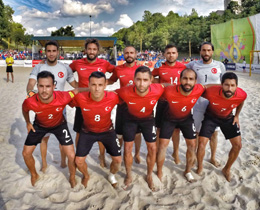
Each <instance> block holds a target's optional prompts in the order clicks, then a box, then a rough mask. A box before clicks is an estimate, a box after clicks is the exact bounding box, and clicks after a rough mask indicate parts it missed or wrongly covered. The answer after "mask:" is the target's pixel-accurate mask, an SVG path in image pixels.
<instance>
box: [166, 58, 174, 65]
mask: <svg viewBox="0 0 260 210" xmlns="http://www.w3.org/2000/svg"><path fill="white" fill-rule="evenodd" d="M166 61H167V62H168V63H170V64H172V63H175V62H176V59H175V60H166Z"/></svg>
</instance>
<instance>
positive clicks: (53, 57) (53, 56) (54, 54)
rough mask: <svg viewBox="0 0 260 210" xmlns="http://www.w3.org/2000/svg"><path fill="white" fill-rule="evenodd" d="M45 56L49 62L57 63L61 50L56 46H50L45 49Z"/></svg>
mask: <svg viewBox="0 0 260 210" xmlns="http://www.w3.org/2000/svg"><path fill="white" fill-rule="evenodd" d="M45 54H46V57H47V61H48V62H50V63H55V62H56V61H57V58H58V55H59V50H58V49H57V47H56V46H55V45H48V46H47V47H46V49H45Z"/></svg>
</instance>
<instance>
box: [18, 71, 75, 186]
mask: <svg viewBox="0 0 260 210" xmlns="http://www.w3.org/2000/svg"><path fill="white" fill-rule="evenodd" d="M37 89H38V93H37V94H35V95H34V96H32V97H30V98H27V99H26V100H25V101H24V102H23V106H22V109H23V116H24V119H25V121H26V124H27V125H26V126H27V130H28V136H27V138H26V141H25V144H24V149H23V157H24V161H25V163H26V165H27V167H28V169H29V171H30V173H31V183H32V186H34V185H35V183H36V181H37V180H38V179H39V175H38V173H37V172H36V169H35V161H34V157H33V155H32V154H33V151H34V150H35V148H36V146H37V144H38V143H41V141H42V138H43V136H44V135H45V134H46V133H53V134H54V135H55V136H56V138H57V139H58V140H59V142H60V144H61V145H62V149H63V151H64V153H65V154H66V156H67V157H68V166H69V172H70V178H69V182H70V185H71V187H72V188H73V187H74V186H75V185H76V180H75V172H76V167H75V162H74V159H75V151H74V146H73V141H72V138H71V135H70V132H69V129H68V126H67V122H66V120H65V118H64V115H63V110H64V108H65V106H66V105H67V104H68V103H69V102H70V101H71V100H72V98H73V97H74V95H75V94H77V90H73V91H69V92H61V91H54V89H55V84H54V75H53V74H52V73H50V72H48V71H42V72H40V73H39V74H38V75H37ZM29 111H33V112H35V114H36V115H35V120H34V123H33V125H32V124H31V122H30V118H29Z"/></svg>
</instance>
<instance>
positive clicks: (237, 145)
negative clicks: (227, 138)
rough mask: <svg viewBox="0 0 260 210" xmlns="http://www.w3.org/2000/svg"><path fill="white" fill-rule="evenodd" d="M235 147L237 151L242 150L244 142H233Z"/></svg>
mask: <svg viewBox="0 0 260 210" xmlns="http://www.w3.org/2000/svg"><path fill="white" fill-rule="evenodd" d="M233 148H234V149H235V150H236V151H240V150H241V148H242V143H241V142H236V143H235V144H233Z"/></svg>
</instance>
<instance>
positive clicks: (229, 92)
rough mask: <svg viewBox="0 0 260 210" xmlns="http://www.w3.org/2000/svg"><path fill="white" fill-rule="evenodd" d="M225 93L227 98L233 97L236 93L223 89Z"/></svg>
mask: <svg viewBox="0 0 260 210" xmlns="http://www.w3.org/2000/svg"><path fill="white" fill-rule="evenodd" d="M223 94H224V96H225V97H226V98H231V97H232V96H233V95H234V94H235V93H233V92H231V91H223Z"/></svg>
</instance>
